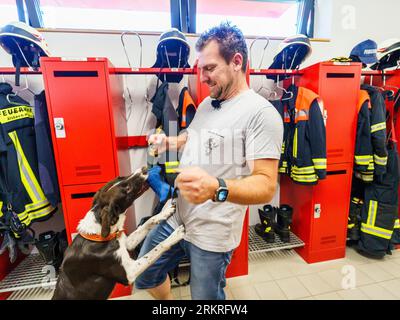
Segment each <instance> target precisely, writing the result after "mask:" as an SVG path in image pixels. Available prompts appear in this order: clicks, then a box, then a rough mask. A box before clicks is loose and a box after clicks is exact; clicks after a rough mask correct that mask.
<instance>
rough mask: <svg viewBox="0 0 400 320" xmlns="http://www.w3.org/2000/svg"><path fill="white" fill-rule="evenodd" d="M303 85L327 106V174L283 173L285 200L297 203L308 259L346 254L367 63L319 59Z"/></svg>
mask: <svg viewBox="0 0 400 320" xmlns="http://www.w3.org/2000/svg"><path fill="white" fill-rule="evenodd" d="M303 72H304V73H303V76H302V77H301V78H300V79H299V81H298V85H299V86H304V87H306V88H308V89H311V90H313V91H314V92H315V93H317V94H318V95H319V96H320V97H321V99H322V101H323V104H324V108H325V110H326V116H327V121H326V137H327V142H326V143H327V164H328V168H327V178H326V179H325V180H321V181H319V182H318V185H315V186H302V185H297V184H295V183H293V182H292V181H291V180H290V179H289V178H288V177H287V176H282V177H281V188H280V198H281V201H280V202H281V203H285V204H289V205H291V206H293V208H294V211H293V224H292V229H293V231H294V233H295V234H297V235H298V236H299V237H300V238H301V240H303V241H304V243H305V246H304V247H302V248H297V249H296V250H297V251H298V253H299V254H300V255H301V256H302V257H303V259H304V260H306V261H307V262H308V263H313V262H319V261H325V260H332V259H339V258H343V257H344V256H345V250H346V231H347V216H348V212H349V201H350V192H351V179H352V173H353V157H354V144H355V132H356V126H357V111H356V107H357V101H358V91H359V86H360V76H361V64H359V63H351V64H347V65H342V64H335V63H332V62H323V63H318V64H315V65H313V66H310V67H308V68H305V69H304V70H303Z"/></svg>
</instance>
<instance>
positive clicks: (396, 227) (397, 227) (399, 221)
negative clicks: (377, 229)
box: [394, 219, 400, 229]
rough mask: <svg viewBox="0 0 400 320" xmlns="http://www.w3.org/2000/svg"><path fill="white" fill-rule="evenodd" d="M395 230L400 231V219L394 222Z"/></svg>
mask: <svg viewBox="0 0 400 320" xmlns="http://www.w3.org/2000/svg"><path fill="white" fill-rule="evenodd" d="M394 229H400V220H399V219H396V220H395V221H394Z"/></svg>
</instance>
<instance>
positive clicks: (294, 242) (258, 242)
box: [249, 226, 304, 254]
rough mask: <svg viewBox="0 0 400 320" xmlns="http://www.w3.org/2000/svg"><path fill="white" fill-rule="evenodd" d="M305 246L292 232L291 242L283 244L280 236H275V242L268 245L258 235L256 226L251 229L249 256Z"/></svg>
mask: <svg viewBox="0 0 400 320" xmlns="http://www.w3.org/2000/svg"><path fill="white" fill-rule="evenodd" d="M303 246H304V242H303V241H301V240H300V239H299V238H298V237H297V236H296V235H295V234H294V233H292V232H290V242H282V241H281V239H280V238H279V236H278V235H275V242H273V243H267V242H266V241H265V240H264V239H263V238H261V237H260V236H259V235H258V234H257V233H256V231H255V226H250V227H249V254H252V253H260V252H268V251H276V250H282V249H293V248H297V247H303Z"/></svg>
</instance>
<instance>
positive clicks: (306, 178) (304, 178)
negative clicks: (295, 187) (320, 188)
mask: <svg viewBox="0 0 400 320" xmlns="http://www.w3.org/2000/svg"><path fill="white" fill-rule="evenodd" d="M290 177H291V178H292V179H293V180H295V181H298V182H315V181H317V180H318V177H317V176H316V175H315V174H313V175H311V176H299V175H296V174H293V173H292V174H291V175H290Z"/></svg>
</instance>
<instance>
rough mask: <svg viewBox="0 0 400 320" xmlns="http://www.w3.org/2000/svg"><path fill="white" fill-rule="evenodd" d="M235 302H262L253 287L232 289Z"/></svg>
mask: <svg viewBox="0 0 400 320" xmlns="http://www.w3.org/2000/svg"><path fill="white" fill-rule="evenodd" d="M230 290H231V292H232V297H233V298H234V299H235V300H260V297H259V295H258V294H257V291H256V289H255V288H254V286H252V285H248V286H241V287H236V288H231V289H230Z"/></svg>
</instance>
